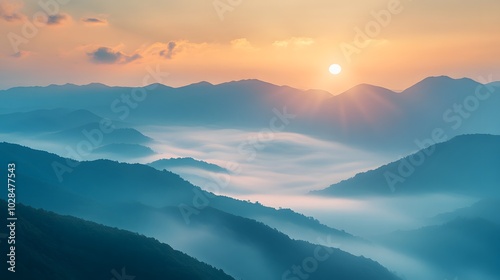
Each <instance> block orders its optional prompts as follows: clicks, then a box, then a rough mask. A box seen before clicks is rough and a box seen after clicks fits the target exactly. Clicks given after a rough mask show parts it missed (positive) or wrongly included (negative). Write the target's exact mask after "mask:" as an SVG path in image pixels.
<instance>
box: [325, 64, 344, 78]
mask: <svg viewBox="0 0 500 280" xmlns="http://www.w3.org/2000/svg"><path fill="white" fill-rule="evenodd" d="M328 70H329V71H330V73H332V74H333V75H338V74H340V72H342V67H340V65H338V64H332V65H330V68H328Z"/></svg>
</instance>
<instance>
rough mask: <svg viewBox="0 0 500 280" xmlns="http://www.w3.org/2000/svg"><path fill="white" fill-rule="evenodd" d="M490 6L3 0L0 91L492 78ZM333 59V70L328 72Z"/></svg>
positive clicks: (496, 59)
mask: <svg viewBox="0 0 500 280" xmlns="http://www.w3.org/2000/svg"><path fill="white" fill-rule="evenodd" d="M499 11H500V1H498V0H477V1H469V0H461V1H457V0H441V1H435V0H369V1H368V0H365V1H361V0H316V1H305V0H286V1H276V0H275V1H270V0H252V1H250V0H183V1H165V0H143V1H130V0H120V1H118V0H107V1H102V0H101V1H98V0H86V1H76V0H40V1H35V0H33V1H28V0H25V1H22V0H0V89H6V88H10V87H14V86H21V85H23V86H26V85H42V86H43V85H49V84H65V83H75V84H88V83H92V82H99V83H104V84H107V85H122V86H142V85H144V77H145V76H147V75H148V71H152V69H153V70H154V69H156V71H161V72H162V73H168V78H167V79H165V80H162V83H164V84H167V85H170V86H174V87H178V86H183V85H187V84H191V83H196V82H199V81H208V82H211V83H215V84H217V83H223V82H227V81H232V80H241V79H254V78H255V79H260V80H264V81H267V82H271V83H274V84H278V85H289V86H292V87H296V88H300V89H323V90H327V91H330V92H332V93H340V92H342V91H344V90H347V89H348V88H350V87H353V86H355V85H357V84H360V83H369V84H374V85H380V86H384V87H387V88H390V89H393V90H403V89H405V88H407V87H409V86H411V85H413V84H415V83H417V82H418V81H420V80H422V79H423V78H425V77H428V76H439V75H447V76H451V77H455V78H461V77H469V78H472V79H476V80H479V79H481V77H488V76H489V75H492V76H493V79H494V80H500V70H499V68H498V65H500V36H498V35H499V34H500V17H499V16H498V12H499ZM334 63H336V64H339V65H341V67H342V72H341V73H340V74H339V75H332V74H331V73H329V71H328V68H329V66H330V65H331V64H334Z"/></svg>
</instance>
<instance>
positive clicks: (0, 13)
mask: <svg viewBox="0 0 500 280" xmlns="http://www.w3.org/2000/svg"><path fill="white" fill-rule="evenodd" d="M21 8H22V4H21V3H19V2H13V1H3V0H2V1H0V18H1V19H3V20H5V21H7V22H16V21H22V20H23V18H24V15H23V14H22V13H21V12H20V9H21Z"/></svg>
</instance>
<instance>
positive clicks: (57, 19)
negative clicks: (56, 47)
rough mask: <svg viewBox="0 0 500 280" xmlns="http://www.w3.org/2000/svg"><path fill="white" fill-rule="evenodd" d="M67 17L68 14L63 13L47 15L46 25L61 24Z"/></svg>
mask: <svg viewBox="0 0 500 280" xmlns="http://www.w3.org/2000/svg"><path fill="white" fill-rule="evenodd" d="M68 19H69V16H68V15H65V14H55V15H50V16H48V17H47V21H46V22H45V23H46V24H47V25H61V24H63V23H64V22H65V21H66V20H68Z"/></svg>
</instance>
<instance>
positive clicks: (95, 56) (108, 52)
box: [87, 47, 142, 64]
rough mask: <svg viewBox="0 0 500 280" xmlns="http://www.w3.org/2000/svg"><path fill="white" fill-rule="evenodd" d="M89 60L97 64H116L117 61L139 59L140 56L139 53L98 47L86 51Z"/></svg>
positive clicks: (124, 61) (125, 61)
mask: <svg viewBox="0 0 500 280" xmlns="http://www.w3.org/2000/svg"><path fill="white" fill-rule="evenodd" d="M87 55H88V56H89V57H90V60H91V61H92V62H93V63H97V64H117V63H129V62H132V61H134V60H137V59H140V58H141V57H142V56H141V55H140V54H137V53H136V54H134V55H131V56H129V55H126V54H124V53H122V52H120V51H114V50H112V49H111V48H107V47H100V48H98V49H96V50H95V51H92V52H89V53H87Z"/></svg>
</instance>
